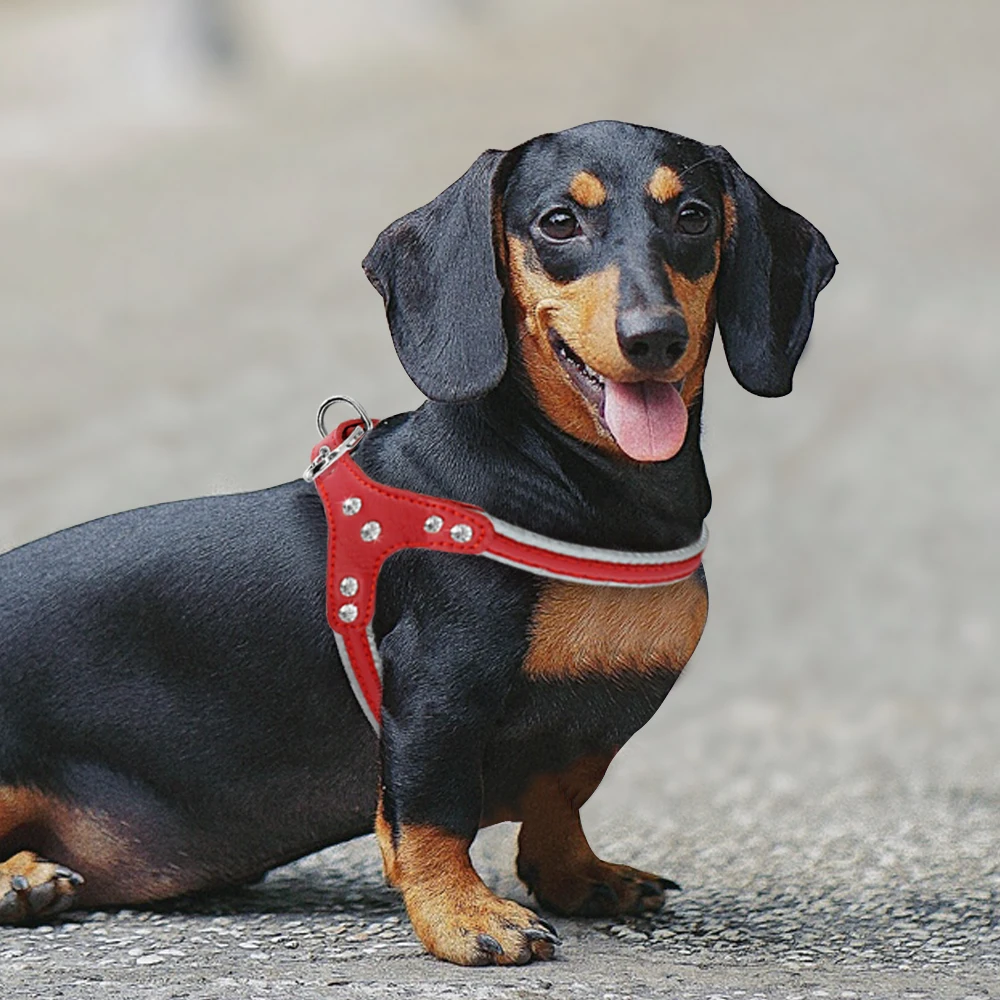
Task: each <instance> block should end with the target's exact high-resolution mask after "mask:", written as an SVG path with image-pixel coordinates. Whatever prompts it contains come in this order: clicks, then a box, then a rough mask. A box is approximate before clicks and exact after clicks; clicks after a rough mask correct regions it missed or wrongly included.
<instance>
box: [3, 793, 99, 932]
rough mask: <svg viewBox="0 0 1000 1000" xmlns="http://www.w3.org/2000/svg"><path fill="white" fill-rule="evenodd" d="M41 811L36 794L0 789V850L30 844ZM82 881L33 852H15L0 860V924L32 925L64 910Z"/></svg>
mask: <svg viewBox="0 0 1000 1000" xmlns="http://www.w3.org/2000/svg"><path fill="white" fill-rule="evenodd" d="M43 812H44V797H43V796H42V795H40V794H39V793H38V792H36V791H34V790H32V789H25V788H4V787H0V847H3V846H5V845H15V844H19V843H20V842H28V841H30V840H31V839H32V838H33V836H34V831H35V829H36V828H37V824H38V823H39V821H40V820H41V818H42V815H43ZM10 849H11V848H10V847H8V848H7V850H10ZM7 850H4V851H3V853H0V858H3V857H5V856H6V853H7ZM83 881H84V880H83V876H82V875H79V874H78V873H77V872H75V871H72V870H71V869H69V868H66V867H65V866H63V865H60V864H56V863H54V862H51V861H46V860H44V859H43V858H41V857H39V856H38V855H37V854H36V853H35V852H34V851H31V850H18V851H17V853H16V854H14V855H13V856H12V857H10V858H7V860H4V861H0V924H24V923H36V922H38V921H40V920H46V919H48V918H49V917H52V916H54V915H55V914H57V913H61V912H62V911H63V910H68V909H69V908H70V907H71V906H72V905H73V903H74V901H75V899H76V896H77V890H78V889H79V887H80V886H82V885H83Z"/></svg>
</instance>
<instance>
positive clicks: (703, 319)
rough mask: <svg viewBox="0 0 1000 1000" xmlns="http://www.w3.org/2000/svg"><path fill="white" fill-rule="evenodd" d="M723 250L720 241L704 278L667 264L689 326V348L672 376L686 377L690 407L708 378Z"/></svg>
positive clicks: (684, 393) (685, 392)
mask: <svg viewBox="0 0 1000 1000" xmlns="http://www.w3.org/2000/svg"><path fill="white" fill-rule="evenodd" d="M719 253H720V246H719V244H718V243H716V245H715V265H714V267H713V268H712V270H711V271H709V272H708V273H707V274H704V275H702V276H701V277H700V278H695V279H691V278H689V277H687V275H685V274H682V273H681V272H680V271H678V270H677V269H676V268H673V267H671V266H670V265H669V264H666V263H665V264H664V265H663V267H664V270H665V271H666V272H667V277H668V278H669V279H670V287H671V288H672V290H673V293H674V298H675V299H676V301H677V304H678V305H679V306H680V307H681V312H683V313H684V320H685V322H686V323H687V328H688V346H687V349H686V350H685V351H684V354H683V356H682V357H681V358H680V359H679V360H678V362H677V364H676V365H675V366H674V368H673V369H672V371H671V373H670V375H669V376H668V377H670V378H671V380H674V381H676V380H679V379H680V378H683V379H684V385H683V387H682V388H681V398H682V399H683V400H684V402H685V404H686V405H688V406H690V405H691V403H692V402H693V401H694V399H695V397H696V396H697V395H698V393H699V392H701V388H702V383H703V381H704V378H705V364H706V363H707V361H708V350H709V347H710V346H711V343H712V330H713V328H714V326H715V279H716V278H717V277H718V274H719ZM674 375H676V379H674Z"/></svg>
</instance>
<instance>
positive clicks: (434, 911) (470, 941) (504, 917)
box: [407, 887, 562, 965]
mask: <svg viewBox="0 0 1000 1000" xmlns="http://www.w3.org/2000/svg"><path fill="white" fill-rule="evenodd" d="M407 909H408V910H409V912H410V919H411V920H412V922H413V927H414V930H415V931H416V932H417V936H418V937H419V938H420V940H421V941H422V942H423V945H424V947H425V948H426V949H427V950H428V951H429V952H430V953H431V954H432V955H435V956H437V957H438V958H443V959H444V960H445V961H448V962H454V963H455V964H456V965H524V964H525V963H526V962H530V961H531V960H532V959H533V958H541V959H547V958H552V957H553V955H554V954H555V946H556V945H558V944H561V943H562V942H560V940H559V936H558V934H557V933H556V929H555V928H554V927H553V926H552V925H551V924H550V923H547V922H546V921H545V920H542V918H541V917H539V916H538V914H536V913H534V912H532V911H531V910H529V909H526V908H525V907H523V906H519V905H518V904H517V903H514V902H511V901H510V900H509V899H500V898H499V897H498V896H495V895H493V893H492V892H490V891H489V890H488V889H486V888H485V887H483V890H482V891H481V892H476V893H473V894H471V898H470V896H463V897H459V898H456V897H451V896H448V895H444V894H437V893H435V894H426V895H423V896H421V894H419V893H415V894H412V895H410V896H409V897H408V898H407Z"/></svg>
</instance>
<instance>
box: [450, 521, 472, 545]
mask: <svg viewBox="0 0 1000 1000" xmlns="http://www.w3.org/2000/svg"><path fill="white" fill-rule="evenodd" d="M451 537H452V538H453V539H454V540H455V541H456V542H471V541H472V528H470V527H469V526H468V525H467V524H456V525H455V527H454V528H452V529H451Z"/></svg>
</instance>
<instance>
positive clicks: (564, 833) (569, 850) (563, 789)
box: [517, 754, 680, 917]
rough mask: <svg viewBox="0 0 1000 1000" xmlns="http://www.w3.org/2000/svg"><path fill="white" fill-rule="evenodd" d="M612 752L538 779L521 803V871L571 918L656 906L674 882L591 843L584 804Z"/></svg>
mask: <svg viewBox="0 0 1000 1000" xmlns="http://www.w3.org/2000/svg"><path fill="white" fill-rule="evenodd" d="M610 763H611V755H610V754H609V755H607V756H604V755H595V756H592V757H583V758H581V759H580V760H578V761H577V762H576V763H575V764H574V765H573V766H572V767H570V768H569V769H567V770H566V771H564V772H561V773H558V774H551V773H550V774H542V775H539V776H538V777H536V778H535V780H534V781H533V782H532V784H531V787H530V788H529V789H528V790H527V792H526V793H525V795H524V796H523V798H522V800H521V802H520V813H521V820H522V822H521V833H520V836H519V838H518V847H519V850H518V857H517V873H518V875H519V876H520V878H521V881H522V882H524V884H525V885H526V886H527V887H528V888H529V889H530V890H531V892H532V893H533V895H534V896H535V898H536V899H537V900H538V902H539V903H541V904H542V906H544V907H545V908H546V909H547V910H551V911H552V912H553V913H563V914H567V915H570V916H586V917H598V916H619V915H621V914H626V913H635V914H642V913H648V912H650V911H652V910H658V909H659V908H660V907H661V906H662V905H663V898H664V892H665V891H666V890H667V889H678V888H680V887H679V886H678V885H677V883H676V882H673V881H671V880H670V879H666V878H661V877H660V876H659V875H652V874H650V873H649V872H644V871H640V870H639V869H637V868H630V867H629V866H628V865H617V864H613V863H611V862H609V861H602V860H601V859H600V858H599V857H597V855H596V854H594V852H593V850H592V849H591V847H590V844H589V843H587V837H586V835H585V834H584V832H583V826H582V825H581V823H580V808H581V807H582V806H583V804H584V803H585V802H586V801H587V799H589V798H590V796H591V795H592V794H593V793H594V791H595V790H596V789H597V786H598V785H599V784H600V782H601V779H602V778H603V777H604V772H605V771H606V770H607V768H608V765H609V764H610Z"/></svg>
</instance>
